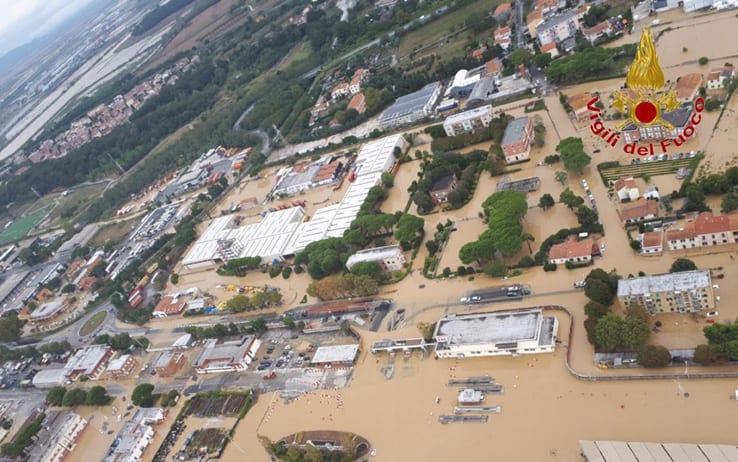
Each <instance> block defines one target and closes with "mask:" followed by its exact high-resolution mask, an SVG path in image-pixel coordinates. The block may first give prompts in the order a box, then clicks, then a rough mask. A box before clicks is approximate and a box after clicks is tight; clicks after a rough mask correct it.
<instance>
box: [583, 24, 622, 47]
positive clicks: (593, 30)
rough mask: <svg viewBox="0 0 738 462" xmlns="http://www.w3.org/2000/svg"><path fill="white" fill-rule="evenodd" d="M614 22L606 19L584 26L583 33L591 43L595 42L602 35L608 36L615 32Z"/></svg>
mask: <svg viewBox="0 0 738 462" xmlns="http://www.w3.org/2000/svg"><path fill="white" fill-rule="evenodd" d="M613 30H614V29H613V27H612V24H610V21H608V20H604V21H602V22H601V23H599V24H595V25H594V26H592V27H589V28H588V27H582V35H583V36H584V38H585V39H587V40H588V41H589V42H590V43H594V42H595V40H597V39H598V38H600V37H607V36H608V35H610V34H612V32H613Z"/></svg>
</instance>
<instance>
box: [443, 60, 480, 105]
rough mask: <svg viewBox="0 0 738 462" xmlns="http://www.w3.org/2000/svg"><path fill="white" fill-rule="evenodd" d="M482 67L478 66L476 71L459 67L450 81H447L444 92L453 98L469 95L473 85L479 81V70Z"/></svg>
mask: <svg viewBox="0 0 738 462" xmlns="http://www.w3.org/2000/svg"><path fill="white" fill-rule="evenodd" d="M483 69H484V67H482V68H478V69H477V71H476V72H473V71H468V70H466V69H459V70H458V71H457V72H456V75H454V78H453V79H452V80H451V82H449V84H448V90H446V94H448V95H451V96H453V97H454V98H463V97H465V96H469V93H471V91H472V88H474V85H475V84H476V83H477V82H479V79H480V78H481V77H482V75H481V71H482V70H483Z"/></svg>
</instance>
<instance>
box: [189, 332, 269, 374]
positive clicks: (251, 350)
mask: <svg viewBox="0 0 738 462" xmlns="http://www.w3.org/2000/svg"><path fill="white" fill-rule="evenodd" d="M260 345H261V340H259V339H257V338H256V337H254V336H250V335H246V336H244V337H243V338H241V339H239V340H232V341H226V342H221V341H219V340H217V339H210V340H208V341H207V343H206V345H205V348H204V349H203V351H202V353H200V356H198V357H197V359H196V360H195V362H194V363H193V364H192V368H193V369H195V371H196V372H197V373H198V374H214V373H219V372H243V371H245V370H246V369H247V368H248V367H249V364H251V361H253V360H254V358H255V357H256V352H257V350H258V349H259V346H260Z"/></svg>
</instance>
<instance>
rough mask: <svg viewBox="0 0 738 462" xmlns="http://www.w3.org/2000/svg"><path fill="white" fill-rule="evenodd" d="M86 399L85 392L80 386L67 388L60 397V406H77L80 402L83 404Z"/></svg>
mask: <svg viewBox="0 0 738 462" xmlns="http://www.w3.org/2000/svg"><path fill="white" fill-rule="evenodd" d="M86 399H87V393H85V391H84V390H82V389H81V388H70V389H69V390H67V392H66V393H64V398H63V399H62V406H64V407H75V406H79V405H81V404H85V400H86Z"/></svg>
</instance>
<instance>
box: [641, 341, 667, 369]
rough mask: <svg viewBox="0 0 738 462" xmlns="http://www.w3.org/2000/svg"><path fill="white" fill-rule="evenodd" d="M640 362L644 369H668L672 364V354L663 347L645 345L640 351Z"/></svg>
mask: <svg viewBox="0 0 738 462" xmlns="http://www.w3.org/2000/svg"><path fill="white" fill-rule="evenodd" d="M638 362H639V363H640V364H641V366H643V367H649V368H656V367H666V366H668V365H669V364H670V363H671V353H669V350H667V349H666V347H664V346H662V345H645V346H643V347H642V348H641V349H640V350H639V351H638Z"/></svg>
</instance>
